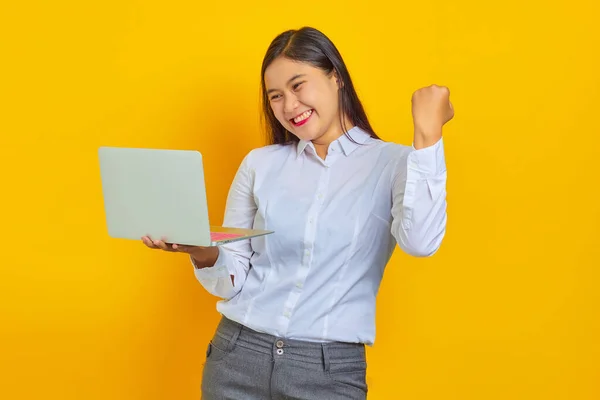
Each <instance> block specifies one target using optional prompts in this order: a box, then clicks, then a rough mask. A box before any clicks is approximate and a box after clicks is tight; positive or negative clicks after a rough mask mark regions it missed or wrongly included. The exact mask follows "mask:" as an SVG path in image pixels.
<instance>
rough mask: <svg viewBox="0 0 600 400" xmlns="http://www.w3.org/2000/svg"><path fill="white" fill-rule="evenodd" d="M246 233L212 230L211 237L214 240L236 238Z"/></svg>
mask: <svg viewBox="0 0 600 400" xmlns="http://www.w3.org/2000/svg"><path fill="white" fill-rule="evenodd" d="M241 236H244V235H239V234H237V233H225V232H211V233H210V239H211V240H212V241H213V242H216V241H219V240H224V239H235V238H238V237H241Z"/></svg>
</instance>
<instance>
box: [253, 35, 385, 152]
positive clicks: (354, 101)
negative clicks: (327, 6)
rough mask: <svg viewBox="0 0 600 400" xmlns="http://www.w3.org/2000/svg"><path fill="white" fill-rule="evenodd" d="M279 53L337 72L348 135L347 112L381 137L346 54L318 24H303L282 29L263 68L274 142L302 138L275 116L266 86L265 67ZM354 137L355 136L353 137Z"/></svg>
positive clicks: (266, 115) (266, 112)
mask: <svg viewBox="0 0 600 400" xmlns="http://www.w3.org/2000/svg"><path fill="white" fill-rule="evenodd" d="M278 57H285V58H287V59H289V60H293V61H299V62H306V63H309V64H311V65H313V66H314V67H317V68H320V69H322V70H323V71H324V72H325V73H326V74H328V75H329V74H331V73H336V74H337V77H338V79H339V85H340V90H339V108H340V109H339V111H340V120H341V121H340V122H341V125H342V129H343V130H344V134H345V135H346V136H348V132H347V129H346V123H345V118H344V116H346V117H348V118H349V119H350V121H351V122H352V124H354V125H355V126H358V127H359V128H361V129H362V130H363V131H365V132H367V133H369V134H370V135H371V136H372V137H374V138H376V139H379V137H378V136H377V135H376V134H375V132H374V131H373V128H372V127H371V124H370V123H369V119H368V118H367V114H366V112H365V110H364V108H363V105H362V103H361V101H360V99H359V98H358V95H357V94H356V90H355V89H354V85H353V84H352V79H351V78H350V73H349V72H348V68H347V67H346V64H345V63H344V60H343V59H342V55H341V54H340V52H339V51H338V49H337V48H336V47H335V45H334V44H333V42H332V41H331V40H330V39H329V38H328V37H327V36H325V35H324V34H323V33H322V32H320V31H319V30H317V29H315V28H311V27H303V28H301V29H297V30H295V29H291V30H287V31H285V32H282V33H280V34H279V35H278V36H277V37H275V39H273V41H272V42H271V44H270V45H269V48H268V49H267V52H266V54H265V57H264V59H263V63H262V69H261V97H262V107H263V119H264V122H265V124H266V131H267V136H268V140H269V142H270V144H290V143H295V142H298V138H297V137H296V136H295V135H292V134H291V133H289V132H288V131H287V130H286V129H285V128H284V127H283V126H282V125H281V124H280V123H279V121H278V120H277V118H275V114H273V110H272V109H271V105H270V102H269V96H268V95H267V90H266V86H265V71H266V69H267V67H268V66H269V65H271V63H272V62H273V61H274V60H275V59H277V58H278ZM348 137H349V136H348ZM349 139H350V140H352V138H351V137H349Z"/></svg>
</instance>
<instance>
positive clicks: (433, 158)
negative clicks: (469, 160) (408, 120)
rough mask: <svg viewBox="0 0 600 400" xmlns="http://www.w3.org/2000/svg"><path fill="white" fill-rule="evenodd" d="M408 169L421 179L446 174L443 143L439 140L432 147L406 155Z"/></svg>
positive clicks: (414, 150)
mask: <svg viewBox="0 0 600 400" xmlns="http://www.w3.org/2000/svg"><path fill="white" fill-rule="evenodd" d="M408 168H409V169H411V170H413V171H415V172H417V173H418V175H419V176H421V177H429V176H436V175H440V174H443V173H444V172H446V158H445V155H444V142H443V139H442V138H440V140H438V141H437V142H436V143H435V144H434V145H431V146H428V147H424V148H422V149H415V147H414V144H413V151H412V152H411V153H410V154H409V155H408Z"/></svg>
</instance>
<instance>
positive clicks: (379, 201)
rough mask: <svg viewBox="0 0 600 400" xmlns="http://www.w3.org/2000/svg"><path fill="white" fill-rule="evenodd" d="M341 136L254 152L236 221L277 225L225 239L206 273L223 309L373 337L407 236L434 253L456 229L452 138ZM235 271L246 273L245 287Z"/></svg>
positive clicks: (229, 214) (252, 318) (241, 181)
mask: <svg viewBox="0 0 600 400" xmlns="http://www.w3.org/2000/svg"><path fill="white" fill-rule="evenodd" d="M348 134H349V135H350V136H351V137H352V139H353V140H354V141H355V142H358V144H357V143H353V142H352V141H351V140H349V139H348V138H347V137H346V136H345V135H342V136H341V137H340V138H339V139H338V140H336V141H335V142H333V143H331V145H330V146H329V149H328V153H327V156H326V158H325V160H323V159H321V158H320V157H318V156H317V154H316V152H315V149H314V147H313V145H312V143H311V142H305V141H300V142H299V143H298V144H297V145H271V146H266V147H262V148H258V149H255V150H252V151H251V152H250V153H249V154H248V155H247V156H246V157H245V158H244V160H243V162H242V163H241V165H240V168H239V170H238V172H237V174H236V176H235V178H234V181H233V183H232V186H231V189H230V192H229V196H228V199H227V205H226V211H225V218H224V223H223V225H224V226H228V227H238V228H256V229H267V230H273V231H274V233H273V234H270V235H267V236H263V237H257V238H253V239H249V240H244V241H240V242H236V243H229V244H226V245H223V246H220V249H219V250H220V251H219V258H218V260H217V262H216V263H215V265H214V266H213V267H209V268H202V269H197V268H196V269H195V274H196V277H197V279H198V280H199V281H200V283H201V284H202V285H203V286H204V287H205V288H206V289H207V290H208V291H209V292H210V293H212V294H214V295H216V296H218V297H221V298H222V300H220V301H219V302H218V303H217V310H218V311H219V312H220V313H221V314H223V315H224V316H225V317H227V318H229V319H231V320H234V321H237V322H239V323H241V324H243V325H245V326H247V327H249V328H251V329H254V330H257V331H259V332H265V333H269V334H272V335H275V336H279V337H284V338H290V339H299V340H307V341H315V342H328V341H342V342H359V343H365V344H367V345H372V344H373V342H374V340H375V297H376V295H377V292H378V289H379V286H380V282H381V279H382V276H383V271H384V268H385V266H386V264H387V263H388V261H389V259H390V257H391V255H392V253H393V251H394V248H395V246H396V243H397V244H398V245H399V246H400V248H401V249H402V250H404V251H405V252H407V253H409V254H411V255H414V256H430V255H432V254H434V253H435V252H436V251H437V250H438V248H439V246H440V244H441V242H442V238H443V236H444V234H445V229H446V165H445V158H444V149H443V141H442V140H441V139H440V141H438V142H437V143H436V144H435V145H433V146H430V147H427V148H424V149H419V150H416V149H414V148H413V147H409V146H404V145H399V144H395V143H389V142H384V141H381V140H377V139H373V138H371V137H370V136H369V135H368V134H367V133H366V132H364V131H362V130H361V129H360V128H358V127H354V128H352V129H351V130H350V131H349V132H348ZM230 275H233V276H234V284H235V285H234V284H232V282H231V278H230Z"/></svg>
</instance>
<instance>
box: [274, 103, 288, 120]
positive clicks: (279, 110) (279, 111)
mask: <svg viewBox="0 0 600 400" xmlns="http://www.w3.org/2000/svg"><path fill="white" fill-rule="evenodd" d="M280 103H281V102H279V103H274V104H271V111H273V115H275V118H277V121H279V123H280V124H282V125H285V124H286V123H287V120H286V119H285V117H284V115H283V105H282V104H280Z"/></svg>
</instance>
